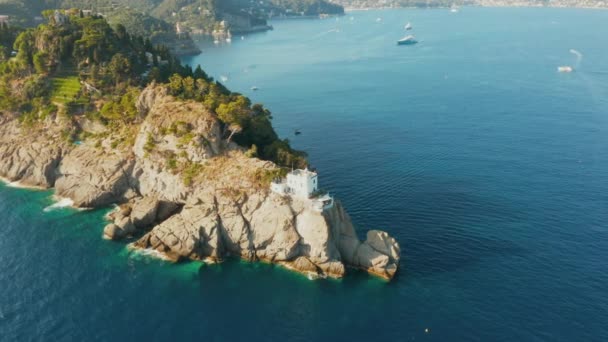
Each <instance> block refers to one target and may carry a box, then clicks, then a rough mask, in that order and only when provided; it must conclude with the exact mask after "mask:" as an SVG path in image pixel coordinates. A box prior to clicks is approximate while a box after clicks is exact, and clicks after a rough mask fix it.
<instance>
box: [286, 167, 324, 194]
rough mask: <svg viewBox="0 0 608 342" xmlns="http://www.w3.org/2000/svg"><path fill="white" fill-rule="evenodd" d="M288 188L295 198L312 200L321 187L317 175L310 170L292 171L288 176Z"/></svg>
mask: <svg viewBox="0 0 608 342" xmlns="http://www.w3.org/2000/svg"><path fill="white" fill-rule="evenodd" d="M287 187H288V188H289V193H290V194H291V195H293V196H296V197H301V198H310V196H312V194H313V193H314V192H315V191H317V189H318V187H319V183H318V177H317V173H316V172H313V171H309V170H308V169H305V170H294V171H291V172H290V173H288V174H287Z"/></svg>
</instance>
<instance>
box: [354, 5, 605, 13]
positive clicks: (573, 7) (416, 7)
mask: <svg viewBox="0 0 608 342" xmlns="http://www.w3.org/2000/svg"><path fill="white" fill-rule="evenodd" d="M458 7H459V8H463V7H466V8H470V7H477V8H562V9H590V10H608V5H607V6H603V7H597V6H596V7H591V6H544V5H543V6H537V5H507V4H505V5H498V4H496V5H491V6H484V5H462V6H458ZM396 9H424V10H429V9H430V10H432V9H450V7H447V6H424V7H423V6H403V7H386V6H384V7H353V8H346V7H345V8H344V13H345V14H346V13H350V12H364V11H374V10H396Z"/></svg>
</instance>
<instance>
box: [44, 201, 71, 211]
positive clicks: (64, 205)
mask: <svg viewBox="0 0 608 342" xmlns="http://www.w3.org/2000/svg"><path fill="white" fill-rule="evenodd" d="M73 205H74V201H72V200H71V199H69V198H62V199H60V200H59V201H57V202H56V203H53V204H51V205H49V206H48V207H46V208H44V209H43V211H44V212H45V213H48V212H50V211H53V210H58V209H62V208H67V207H72V206H73Z"/></svg>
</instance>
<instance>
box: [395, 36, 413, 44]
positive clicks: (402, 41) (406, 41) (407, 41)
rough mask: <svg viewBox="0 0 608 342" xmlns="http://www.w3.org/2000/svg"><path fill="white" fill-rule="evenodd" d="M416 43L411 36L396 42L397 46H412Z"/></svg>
mask: <svg viewBox="0 0 608 342" xmlns="http://www.w3.org/2000/svg"><path fill="white" fill-rule="evenodd" d="M416 43H418V41H417V40H416V38H415V37H414V36H412V35H409V36H405V37H403V38H401V39H399V40H398V41H397V45H414V44H416Z"/></svg>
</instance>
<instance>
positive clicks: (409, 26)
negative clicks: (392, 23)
mask: <svg viewBox="0 0 608 342" xmlns="http://www.w3.org/2000/svg"><path fill="white" fill-rule="evenodd" d="M411 29H412V24H411V23H407V24H406V25H405V30H406V31H409V30H411Z"/></svg>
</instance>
